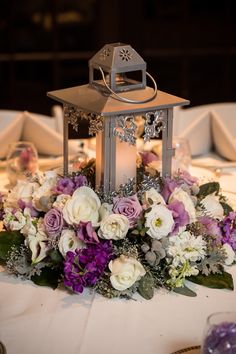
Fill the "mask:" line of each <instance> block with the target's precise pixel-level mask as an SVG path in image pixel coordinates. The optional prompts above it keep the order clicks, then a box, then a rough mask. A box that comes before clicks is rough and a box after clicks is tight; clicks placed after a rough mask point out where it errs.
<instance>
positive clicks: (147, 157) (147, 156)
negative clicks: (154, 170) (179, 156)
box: [140, 151, 158, 166]
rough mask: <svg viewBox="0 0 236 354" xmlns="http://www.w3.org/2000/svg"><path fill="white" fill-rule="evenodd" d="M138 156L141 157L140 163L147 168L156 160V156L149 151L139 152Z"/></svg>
mask: <svg viewBox="0 0 236 354" xmlns="http://www.w3.org/2000/svg"><path fill="white" fill-rule="evenodd" d="M140 155H141V157H142V163H143V165H144V166H147V165H148V164H149V163H150V162H152V161H157V160H158V157H157V155H156V154H154V153H153V152H151V151H143V152H140Z"/></svg>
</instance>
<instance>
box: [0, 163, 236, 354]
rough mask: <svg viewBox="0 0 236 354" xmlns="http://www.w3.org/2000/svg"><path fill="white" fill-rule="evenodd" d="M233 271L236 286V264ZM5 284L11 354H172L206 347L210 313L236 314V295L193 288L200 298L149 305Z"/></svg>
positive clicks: (1, 276) (3, 335) (160, 294)
mask: <svg viewBox="0 0 236 354" xmlns="http://www.w3.org/2000/svg"><path fill="white" fill-rule="evenodd" d="M197 171H198V172H199V174H200V176H201V177H204V173H203V172H204V171H202V170H201V169H200V170H197V169H196V168H193V169H192V172H194V173H195V174H197ZM207 173H208V172H207V171H205V176H206V175H207ZM227 173H228V172H227ZM235 176H236V171H235V170H234V171H233V170H231V171H230V175H229V174H226V175H224V174H223V175H222V176H221V178H220V179H221V182H223V181H225V182H224V186H225V187H227V190H230V191H231V192H233V193H236V185H235V182H234V180H235ZM206 177H207V176H206ZM208 177H211V176H210V175H209V174H208ZM213 177H214V176H213V175H212V178H213ZM4 178H5V176H4V174H2V175H1V180H0V181H1V183H0V184H1V185H3V184H4V183H5V182H6V179H4ZM233 193H231V196H234V194H233ZM2 270H3V269H2ZM229 271H230V272H231V273H232V275H233V278H234V283H235V284H236V266H233V267H231V268H229ZM0 284H1V288H0V341H2V342H3V343H4V344H5V346H6V348H7V353H8V354H18V353H20V354H144V353H145V354H170V353H172V352H173V351H176V350H178V349H181V348H184V347H188V346H192V345H196V344H200V343H201V338H202V333H203V328H204V325H205V322H206V318H207V316H208V315H209V314H211V313H213V312H218V311H233V310H234V311H235V310H236V293H235V291H228V290H215V289H208V288H204V287H201V286H197V285H194V284H191V288H192V289H193V290H194V291H196V292H197V297H195V298H189V297H185V296H182V295H178V294H175V293H167V292H166V291H164V290H159V291H157V292H156V294H155V296H154V298H153V299H152V300H150V301H146V300H143V299H141V298H140V297H139V296H137V298H136V301H133V300H130V301H125V300H120V299H114V300H108V299H105V298H103V297H101V296H99V295H94V294H93V293H90V292H89V291H88V290H87V291H86V292H85V293H84V294H82V295H75V294H69V293H68V292H66V291H61V290H51V289H50V288H45V287H38V286H35V285H34V284H33V283H31V282H28V281H21V280H20V279H16V278H13V277H9V276H8V275H6V274H5V273H4V272H1V273H0Z"/></svg>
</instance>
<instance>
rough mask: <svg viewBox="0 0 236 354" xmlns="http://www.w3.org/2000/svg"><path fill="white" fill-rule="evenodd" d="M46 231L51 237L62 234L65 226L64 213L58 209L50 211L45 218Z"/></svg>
mask: <svg viewBox="0 0 236 354" xmlns="http://www.w3.org/2000/svg"><path fill="white" fill-rule="evenodd" d="M43 223H44V227H45V231H46V233H47V234H48V235H49V236H57V235H59V234H60V233H61V231H62V228H63V226H64V220H63V216H62V212H61V211H60V210H58V209H55V208H53V209H51V210H49V211H48V212H47V213H46V214H45V216H44V220H43Z"/></svg>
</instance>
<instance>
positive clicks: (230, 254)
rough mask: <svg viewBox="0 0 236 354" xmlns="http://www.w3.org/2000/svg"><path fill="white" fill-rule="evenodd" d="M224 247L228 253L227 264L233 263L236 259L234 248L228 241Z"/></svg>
mask: <svg viewBox="0 0 236 354" xmlns="http://www.w3.org/2000/svg"><path fill="white" fill-rule="evenodd" d="M222 248H223V249H224V251H225V254H226V259H225V264H226V265H231V264H232V263H233V262H234V260H235V252H234V250H233V248H232V247H231V246H230V245H229V244H228V243H225V244H224V245H223V246H222Z"/></svg>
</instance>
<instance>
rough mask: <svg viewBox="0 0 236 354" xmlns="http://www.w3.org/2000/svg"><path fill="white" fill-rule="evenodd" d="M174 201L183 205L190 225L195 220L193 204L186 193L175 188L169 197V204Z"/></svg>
mask: <svg viewBox="0 0 236 354" xmlns="http://www.w3.org/2000/svg"><path fill="white" fill-rule="evenodd" d="M174 200H178V201H179V202H182V203H183V204H184V208H185V210H186V211H187V213H188V215H189V221H190V223H192V222H195V221H196V220H197V218H196V209H195V206H194V203H193V201H192V199H191V197H190V195H189V194H188V193H187V192H185V191H184V190H183V189H182V188H175V190H174V192H173V193H172V194H171V195H170V198H169V203H171V202H173V201H174Z"/></svg>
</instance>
